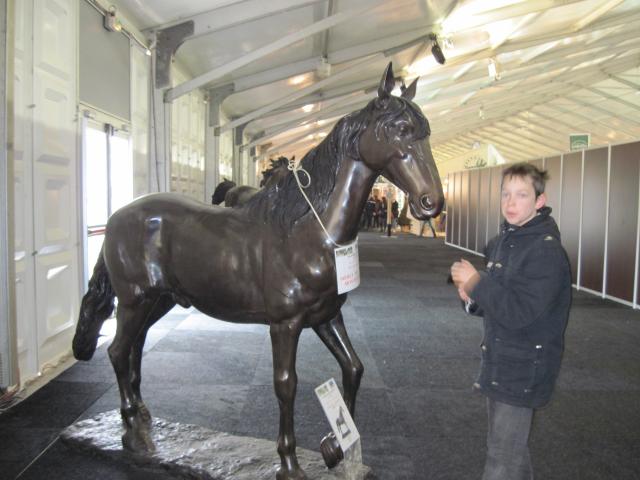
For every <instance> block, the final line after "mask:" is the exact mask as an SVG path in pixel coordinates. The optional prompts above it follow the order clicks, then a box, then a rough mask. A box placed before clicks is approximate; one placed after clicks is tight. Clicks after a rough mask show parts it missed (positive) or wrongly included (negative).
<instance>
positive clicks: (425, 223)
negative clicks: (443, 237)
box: [420, 217, 437, 238]
mask: <svg viewBox="0 0 640 480" xmlns="http://www.w3.org/2000/svg"><path fill="white" fill-rule="evenodd" d="M427 225H429V228H430V229H431V234H432V235H433V238H437V235H436V229H435V228H433V223H431V217H429V218H427V219H426V220H423V221H422V225H420V236H421V237H422V236H423V235H424V227H426V226H427Z"/></svg>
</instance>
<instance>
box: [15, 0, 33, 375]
mask: <svg viewBox="0 0 640 480" xmlns="http://www.w3.org/2000/svg"><path fill="white" fill-rule="evenodd" d="M14 6H15V11H14V15H15V21H14V28H15V30H14V31H15V35H16V36H15V58H14V68H15V71H14V83H13V95H14V222H15V224H14V260H15V275H16V279H15V281H16V290H15V291H16V337H17V355H18V369H19V371H20V377H21V379H22V380H23V381H24V380H25V379H28V378H32V377H34V376H36V375H37V373H38V370H39V362H38V341H37V322H36V320H35V319H36V314H35V277H34V256H33V255H32V252H33V251H34V239H33V211H34V208H33V163H32V159H33V148H32V141H33V139H32V136H33V110H34V108H33V69H32V64H33V39H32V31H33V3H32V2H31V1H21V2H14Z"/></svg>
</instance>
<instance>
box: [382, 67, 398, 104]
mask: <svg viewBox="0 0 640 480" xmlns="http://www.w3.org/2000/svg"><path fill="white" fill-rule="evenodd" d="M395 85H396V80H395V79H394V78H393V67H392V65H391V62H389V65H387V68H386V69H385V70H384V73H383V74H382V79H381V80H380V85H379V86H378V98H380V99H385V98H389V96H390V95H391V90H393V87H395Z"/></svg>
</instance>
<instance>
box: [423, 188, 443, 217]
mask: <svg viewBox="0 0 640 480" xmlns="http://www.w3.org/2000/svg"><path fill="white" fill-rule="evenodd" d="M442 203H443V202H442V201H441V200H440V199H438V198H435V199H434V198H433V197H432V196H431V195H429V194H426V195H422V196H421V197H420V206H421V207H422V208H423V209H424V210H425V213H426V214H427V215H428V216H429V217H435V216H436V215H438V214H439V213H440V210H442Z"/></svg>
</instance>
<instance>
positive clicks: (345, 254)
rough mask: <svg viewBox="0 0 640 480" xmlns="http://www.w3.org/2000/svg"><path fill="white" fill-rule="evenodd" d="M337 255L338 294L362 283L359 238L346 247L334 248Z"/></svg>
mask: <svg viewBox="0 0 640 480" xmlns="http://www.w3.org/2000/svg"><path fill="white" fill-rule="evenodd" d="M334 253H335V257H336V280H337V282H338V295H340V294H342V293H347V292H350V291H351V290H353V289H354V288H356V287H357V286H358V285H360V260H359V258H358V239H356V240H355V241H354V242H353V243H351V244H349V245H345V246H344V247H338V248H336V249H335V250H334Z"/></svg>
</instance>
